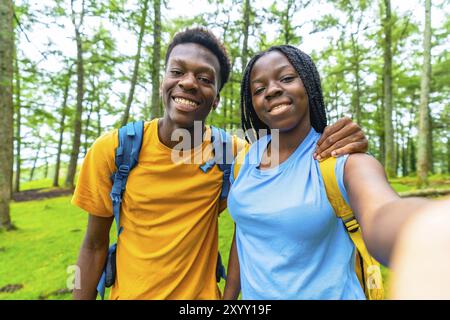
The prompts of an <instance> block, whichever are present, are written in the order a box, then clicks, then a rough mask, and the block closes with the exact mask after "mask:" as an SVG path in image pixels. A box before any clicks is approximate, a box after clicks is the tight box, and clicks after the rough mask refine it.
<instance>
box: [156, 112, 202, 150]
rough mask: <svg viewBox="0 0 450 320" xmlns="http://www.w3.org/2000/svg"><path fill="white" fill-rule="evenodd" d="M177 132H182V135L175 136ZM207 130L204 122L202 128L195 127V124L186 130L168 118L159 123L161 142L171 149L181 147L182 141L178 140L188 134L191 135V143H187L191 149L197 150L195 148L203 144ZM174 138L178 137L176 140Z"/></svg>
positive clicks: (160, 120)
mask: <svg viewBox="0 0 450 320" xmlns="http://www.w3.org/2000/svg"><path fill="white" fill-rule="evenodd" d="M195 129H197V130H195ZM176 130H180V132H182V134H180V135H178V134H175V135H174V132H176ZM205 130H206V129H205V123H204V122H201V124H200V126H198V125H195V126H194V124H193V125H192V126H191V127H189V128H185V127H180V126H178V125H177V124H176V123H174V122H173V121H171V120H170V119H168V118H167V117H164V118H162V119H159V121H158V137H159V141H161V143H162V144H164V145H165V146H166V147H169V148H171V149H173V148H175V147H176V146H179V145H180V141H179V140H178V138H179V137H180V136H183V137H184V133H186V132H188V133H189V137H188V138H189V141H186V142H189V143H190V148H195V147H197V146H199V145H201V144H202V143H203V137H204V132H205ZM195 131H199V132H195ZM172 137H176V140H172ZM183 142H184V144H185V143H186V142H185V141H183ZM184 144H183V145H184Z"/></svg>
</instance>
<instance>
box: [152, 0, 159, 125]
mask: <svg viewBox="0 0 450 320" xmlns="http://www.w3.org/2000/svg"><path fill="white" fill-rule="evenodd" d="M153 14H154V15H153V53H152V66H151V70H152V105H151V106H150V108H151V115H152V118H157V117H160V116H161V109H160V105H161V103H160V96H159V73H160V71H161V0H154V1H153Z"/></svg>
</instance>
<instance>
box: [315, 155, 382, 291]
mask: <svg viewBox="0 0 450 320" xmlns="http://www.w3.org/2000/svg"><path fill="white" fill-rule="evenodd" d="M336 161H337V160H336V158H334V157H331V158H328V159H326V160H324V161H322V162H319V167H320V171H321V172H322V178H323V182H324V184H325V190H326V192H327V198H328V201H330V204H331V206H332V207H333V209H334V212H335V214H336V216H337V217H338V218H341V219H342V221H343V222H344V224H345V227H346V229H347V232H348V235H349V236H350V238H351V240H352V242H353V243H354V245H355V247H356V251H357V252H356V261H355V262H356V266H355V272H356V274H357V276H358V279H359V281H360V283H361V286H362V287H363V290H364V293H365V295H366V297H367V298H368V299H369V300H381V299H383V298H384V288H383V282H382V277H381V270H380V264H379V263H378V261H376V260H375V259H374V258H373V257H372V256H371V255H370V253H369V251H368V250H367V248H366V244H365V243H364V239H363V236H362V233H361V229H360V228H359V224H358V221H357V220H356V218H355V216H354V215H353V212H352V209H351V208H350V206H349V205H348V204H347V202H346V201H345V200H344V197H343V196H342V194H341V191H340V189H339V185H338V182H337V179H336V173H335V167H336Z"/></svg>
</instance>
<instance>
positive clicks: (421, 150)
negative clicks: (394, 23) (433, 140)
mask: <svg viewBox="0 0 450 320" xmlns="http://www.w3.org/2000/svg"><path fill="white" fill-rule="evenodd" d="M430 79H431V0H425V26H424V31H423V65H422V76H421V81H420V106H419V136H418V145H417V184H418V186H419V187H420V188H422V187H425V186H427V185H428V169H429V163H428V160H429V159H428V152H427V151H428V150H427V149H428V147H429V146H427V145H428V137H429V135H430V120H429V107H428V102H429V95H430Z"/></svg>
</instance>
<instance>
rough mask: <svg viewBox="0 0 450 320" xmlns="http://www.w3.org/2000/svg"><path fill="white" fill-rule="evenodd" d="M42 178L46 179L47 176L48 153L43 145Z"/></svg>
mask: <svg viewBox="0 0 450 320" xmlns="http://www.w3.org/2000/svg"><path fill="white" fill-rule="evenodd" d="M44 154H45V158H44V179H47V177H48V155H47V147H44Z"/></svg>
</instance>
